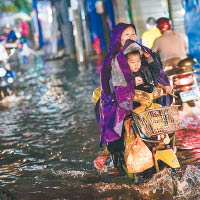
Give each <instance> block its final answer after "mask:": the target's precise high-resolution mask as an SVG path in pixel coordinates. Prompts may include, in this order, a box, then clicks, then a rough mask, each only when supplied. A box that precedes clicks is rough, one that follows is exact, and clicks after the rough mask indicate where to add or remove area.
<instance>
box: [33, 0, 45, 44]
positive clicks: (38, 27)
mask: <svg viewBox="0 0 200 200" xmlns="http://www.w3.org/2000/svg"><path fill="white" fill-rule="evenodd" d="M37 4H38V2H37V0H33V1H32V8H33V12H32V20H33V24H34V26H33V27H34V30H35V33H34V40H35V42H36V43H37V42H38V47H42V46H43V35H42V28H41V24H40V21H39V18H38V8H37ZM36 45H37V44H36Z"/></svg>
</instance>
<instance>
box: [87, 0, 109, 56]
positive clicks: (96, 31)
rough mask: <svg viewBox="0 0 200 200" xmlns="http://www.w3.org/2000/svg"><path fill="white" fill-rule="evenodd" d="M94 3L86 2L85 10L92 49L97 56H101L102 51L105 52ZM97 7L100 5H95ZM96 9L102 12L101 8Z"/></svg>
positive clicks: (93, 0) (101, 27)
mask: <svg viewBox="0 0 200 200" xmlns="http://www.w3.org/2000/svg"><path fill="white" fill-rule="evenodd" d="M96 2H97V1H96V0H86V10H87V14H88V18H89V24H90V33H91V40H92V48H93V49H94V50H95V52H96V53H97V54H101V53H102V50H103V51H104V50H106V45H105V40H104V33H103V26H102V21H101V17H100V15H99V14H97V12H96V7H95V4H96ZM97 5H98V6H100V3H97ZM98 6H97V7H98ZM98 9H99V10H102V7H101V9H100V8H98ZM97 24H98V26H97Z"/></svg>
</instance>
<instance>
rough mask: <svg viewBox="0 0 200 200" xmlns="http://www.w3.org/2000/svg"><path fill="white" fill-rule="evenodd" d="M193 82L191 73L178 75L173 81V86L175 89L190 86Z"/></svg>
mask: <svg viewBox="0 0 200 200" xmlns="http://www.w3.org/2000/svg"><path fill="white" fill-rule="evenodd" d="M193 82H194V79H193V75H192V74H191V73H189V74H188V73H187V74H179V75H178V76H175V77H174V79H173V84H174V86H175V87H183V86H191V85H192V84H193Z"/></svg>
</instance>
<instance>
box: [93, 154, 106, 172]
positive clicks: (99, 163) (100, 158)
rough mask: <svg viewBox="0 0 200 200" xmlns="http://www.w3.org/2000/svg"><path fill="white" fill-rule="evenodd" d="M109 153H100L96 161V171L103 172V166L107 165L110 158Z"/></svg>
mask: <svg viewBox="0 0 200 200" xmlns="http://www.w3.org/2000/svg"><path fill="white" fill-rule="evenodd" d="M109 155H110V154H109V153H106V154H105V153H104V152H102V153H100V154H99V156H98V157H97V158H96V159H95V160H94V166H95V168H96V169H98V170H99V171H100V170H102V168H103V166H104V165H105V163H106V161H107V160H108V158H109Z"/></svg>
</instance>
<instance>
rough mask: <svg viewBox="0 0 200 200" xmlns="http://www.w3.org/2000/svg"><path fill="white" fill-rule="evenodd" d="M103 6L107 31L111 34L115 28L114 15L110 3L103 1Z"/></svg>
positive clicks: (107, 0) (108, 0)
mask: <svg viewBox="0 0 200 200" xmlns="http://www.w3.org/2000/svg"><path fill="white" fill-rule="evenodd" d="M104 6H105V9H106V16H107V23H108V27H109V30H110V32H111V31H112V29H113V27H114V26H115V15H114V9H113V4H112V1H110V0H104Z"/></svg>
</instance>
